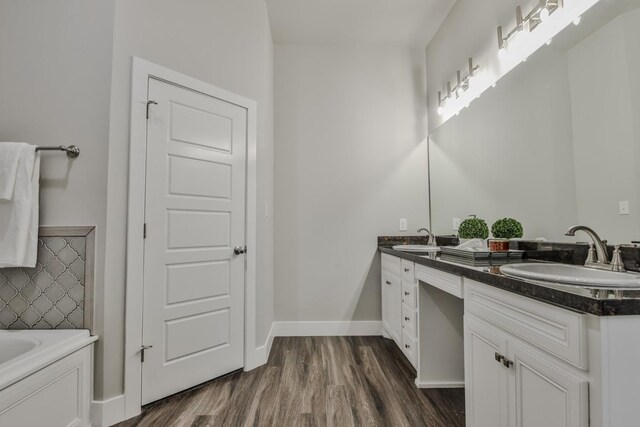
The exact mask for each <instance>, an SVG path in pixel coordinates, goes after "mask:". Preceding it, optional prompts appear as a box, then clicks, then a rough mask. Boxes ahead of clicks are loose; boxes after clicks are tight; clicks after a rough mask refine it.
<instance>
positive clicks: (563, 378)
mask: <svg viewBox="0 0 640 427" xmlns="http://www.w3.org/2000/svg"><path fill="white" fill-rule="evenodd" d="M379 249H380V252H381V265H382V295H383V328H384V330H385V335H387V336H388V337H390V338H392V339H394V340H395V341H396V343H397V344H398V345H399V347H400V348H401V350H402V351H403V352H404V354H405V355H406V356H407V358H408V359H409V361H410V362H411V363H412V364H413V365H414V367H415V368H416V371H417V378H416V385H417V386H418V387H422V388H443V387H465V398H466V418H467V425H468V426H488V427H489V426H491V427H495V426H588V425H590V426H630V425H637V420H639V419H640V405H638V404H637V402H638V401H639V398H640V369H638V368H637V363H638V360H640V339H638V335H639V332H640V299H637V298H634V297H631V296H626V297H623V298H620V299H616V298H610V297H609V296H606V295H602V294H601V295H599V296H597V295H596V296H594V294H593V293H590V292H584V290H580V289H576V288H575V287H567V286H566V285H555V284H545V285H542V284H539V283H534V282H530V281H525V280H520V279H514V278H509V277H505V276H503V275H502V274H500V273H499V270H498V269H497V268H491V267H488V268H485V267H468V266H465V265H461V264H457V263H453V262H448V261H446V262H445V261H440V260H439V259H429V258H428V257H425V256H419V255H416V254H411V253H406V252H399V251H396V250H393V249H391V248H390V246H386V245H382V246H380V247H379ZM572 288H574V289H573V290H572Z"/></svg>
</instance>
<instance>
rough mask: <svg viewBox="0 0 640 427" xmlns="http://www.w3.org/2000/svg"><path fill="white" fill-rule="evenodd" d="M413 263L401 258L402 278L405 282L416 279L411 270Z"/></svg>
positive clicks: (411, 281)
mask: <svg viewBox="0 0 640 427" xmlns="http://www.w3.org/2000/svg"><path fill="white" fill-rule="evenodd" d="M414 265H415V264H414V263H413V262H411V261H407V260H406V259H403V260H402V280H403V281H404V282H407V283H413V282H415V281H416V276H415V273H414V271H413V269H414Z"/></svg>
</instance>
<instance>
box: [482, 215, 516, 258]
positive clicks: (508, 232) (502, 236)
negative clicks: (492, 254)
mask: <svg viewBox="0 0 640 427" xmlns="http://www.w3.org/2000/svg"><path fill="white" fill-rule="evenodd" d="M491 234H492V235H493V237H494V239H492V240H491V241H490V242H489V250H492V251H508V250H509V240H511V239H519V238H521V237H522V236H523V235H524V230H523V229H522V224H521V223H520V221H518V220H515V219H513V218H502V219H499V220H497V221H496V222H494V223H493V225H492V226H491Z"/></svg>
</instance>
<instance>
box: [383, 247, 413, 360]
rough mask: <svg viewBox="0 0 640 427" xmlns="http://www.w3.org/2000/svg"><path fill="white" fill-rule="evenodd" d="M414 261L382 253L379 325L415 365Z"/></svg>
mask: <svg viewBox="0 0 640 427" xmlns="http://www.w3.org/2000/svg"><path fill="white" fill-rule="evenodd" d="M414 268H415V266H414V263H413V262H411V261H407V260H405V259H400V258H398V257H394V256H392V255H388V254H384V253H383V254H382V327H383V329H384V332H385V335H387V336H388V337H390V338H392V339H393V340H394V341H395V342H396V344H397V345H398V347H400V349H401V350H402V352H403V353H404V354H405V356H406V357H407V359H409V361H410V362H411V364H412V365H413V366H414V367H416V365H417V359H418V344H417V341H418V339H417V296H416V291H417V290H416V283H415V273H414Z"/></svg>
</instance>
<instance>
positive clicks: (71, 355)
mask: <svg viewBox="0 0 640 427" xmlns="http://www.w3.org/2000/svg"><path fill="white" fill-rule="evenodd" d="M96 340H97V337H94V336H90V335H89V331H88V330H46V331H45V330H29V331H7V330H0V426H5V425H6V426H21V427H29V426H34V427H35V426H38V427H39V426H47V427H57V426H85V425H87V426H88V425H90V422H89V407H90V403H91V396H92V388H93V385H92V382H91V381H92V361H93V357H92V356H93V342H94V341H96Z"/></svg>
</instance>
